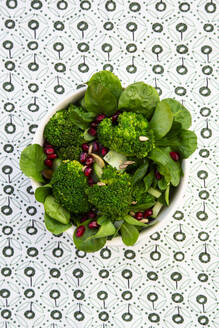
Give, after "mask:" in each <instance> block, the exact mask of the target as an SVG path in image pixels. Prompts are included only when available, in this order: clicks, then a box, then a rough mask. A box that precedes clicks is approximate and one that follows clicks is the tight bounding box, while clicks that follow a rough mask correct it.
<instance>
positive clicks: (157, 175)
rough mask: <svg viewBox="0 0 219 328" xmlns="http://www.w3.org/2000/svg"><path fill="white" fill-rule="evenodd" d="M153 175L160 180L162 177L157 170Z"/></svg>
mask: <svg viewBox="0 0 219 328" xmlns="http://www.w3.org/2000/svg"><path fill="white" fill-rule="evenodd" d="M155 177H156V179H157V180H160V179H161V178H162V176H161V174H160V172H159V171H158V170H156V171H155Z"/></svg>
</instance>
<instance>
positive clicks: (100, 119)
mask: <svg viewBox="0 0 219 328" xmlns="http://www.w3.org/2000/svg"><path fill="white" fill-rule="evenodd" d="M105 117H106V115H105V114H99V115H97V117H96V121H97V122H98V123H100V122H101V121H102V120H103V119H104V118H105Z"/></svg>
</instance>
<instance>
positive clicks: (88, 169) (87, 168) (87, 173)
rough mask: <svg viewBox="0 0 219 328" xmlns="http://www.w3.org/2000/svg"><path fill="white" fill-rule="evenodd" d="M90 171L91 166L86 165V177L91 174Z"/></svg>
mask: <svg viewBox="0 0 219 328" xmlns="http://www.w3.org/2000/svg"><path fill="white" fill-rule="evenodd" d="M91 173H92V168H90V167H86V168H85V170H84V175H85V176H86V177H89V175H91Z"/></svg>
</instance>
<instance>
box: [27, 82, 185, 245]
mask: <svg viewBox="0 0 219 328" xmlns="http://www.w3.org/2000/svg"><path fill="white" fill-rule="evenodd" d="M85 91H86V87H84V88H81V89H79V90H77V91H74V92H71V93H69V94H68V95H66V96H65V97H63V98H62V100H61V101H59V103H58V104H56V105H55V106H54V107H53V108H51V110H49V112H48V114H47V115H45V116H44V118H43V119H42V120H41V121H40V124H39V126H38V129H37V131H36V134H35V136H34V139H33V143H36V144H39V145H41V146H43V142H44V139H43V130H44V127H45V125H46V124H47V122H48V121H49V120H50V118H51V117H52V116H53V114H55V112H57V111H58V110H60V109H63V108H65V107H67V106H68V104H70V103H75V102H76V101H78V100H79V99H80V98H82V97H83V96H84V93H85ZM182 169H183V172H184V176H183V177H182V179H181V181H180V184H179V186H178V187H177V188H176V189H175V190H174V193H173V195H172V197H171V199H170V206H169V207H165V208H164V209H162V210H161V212H160V214H159V215H158V218H157V221H158V223H157V224H155V225H154V226H151V227H149V228H148V229H146V230H144V231H142V232H141V233H140V234H139V239H138V242H137V243H139V242H141V241H143V240H145V239H146V238H147V237H148V236H150V235H151V234H153V233H154V232H156V231H158V230H160V229H161V228H162V227H163V226H164V225H165V224H167V222H168V218H170V217H171V216H172V215H173V212H174V210H175V208H177V206H179V205H180V201H181V199H182V196H183V194H184V190H185V186H186V182H187V177H188V163H185V161H183V162H182ZM31 182H32V187H33V190H34V191H35V190H36V188H38V187H39V186H40V184H39V183H37V182H35V181H34V180H32V179H31ZM74 229H75V227H73V226H72V227H71V228H69V229H68V230H66V231H65V232H64V233H67V234H70V235H71V236H72V235H73V232H74ZM106 245H107V246H123V247H124V244H123V242H122V239H121V237H119V236H118V237H115V238H113V239H112V240H108V241H107V244H106Z"/></svg>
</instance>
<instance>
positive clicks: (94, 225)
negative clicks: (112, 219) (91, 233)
mask: <svg viewBox="0 0 219 328" xmlns="http://www.w3.org/2000/svg"><path fill="white" fill-rule="evenodd" d="M98 227H99V224H98V223H97V221H91V222H90V223H89V224H88V228H90V229H94V228H98Z"/></svg>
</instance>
